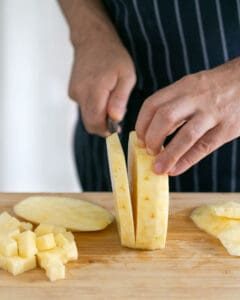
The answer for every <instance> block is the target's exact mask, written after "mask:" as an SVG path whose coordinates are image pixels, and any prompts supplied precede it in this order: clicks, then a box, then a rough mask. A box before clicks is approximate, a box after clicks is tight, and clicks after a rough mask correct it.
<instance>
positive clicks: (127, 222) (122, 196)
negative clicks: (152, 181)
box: [106, 133, 135, 248]
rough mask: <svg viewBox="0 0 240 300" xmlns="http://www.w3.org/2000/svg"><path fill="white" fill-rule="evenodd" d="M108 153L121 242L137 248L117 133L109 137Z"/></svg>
mask: <svg viewBox="0 0 240 300" xmlns="http://www.w3.org/2000/svg"><path fill="white" fill-rule="evenodd" d="M106 142H107V153H108V162H109V168H110V175H111V182H112V188H113V196H114V204H115V212H116V219H117V225H118V231H119V235H120V241H121V244H122V245H123V246H127V247H131V248H134V247H135V233H134V223H133V211H132V203H131V197H130V190H129V184H128V176H127V168H126V162H125V157H124V153H123V149H122V146H121V143H120V140H119V137H118V134H117V133H114V134H112V135H110V136H108V137H107V139H106Z"/></svg>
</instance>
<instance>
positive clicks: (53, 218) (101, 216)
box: [14, 196, 113, 231]
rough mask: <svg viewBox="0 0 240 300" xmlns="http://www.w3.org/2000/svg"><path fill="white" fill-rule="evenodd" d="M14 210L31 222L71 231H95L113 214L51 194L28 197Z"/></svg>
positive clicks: (104, 224)
mask: <svg viewBox="0 0 240 300" xmlns="http://www.w3.org/2000/svg"><path fill="white" fill-rule="evenodd" d="M14 212H15V213H16V214H17V215H18V216H20V217H22V218H24V219H26V220H29V221H31V222H33V223H37V224H39V223H48V224H54V225H57V226H62V227H64V228H67V229H70V230H73V231H97V230H102V229H104V228H105V227H107V226H108V225H109V224H110V223H112V221H113V216H112V214H111V213H109V212H108V211H107V210H106V209H104V208H102V207H100V206H98V205H96V204H93V203H90V202H87V201H84V200H80V199H71V198H63V197H53V196H35V197H29V198H27V199H25V200H23V201H21V202H19V203H18V204H17V205H15V206H14Z"/></svg>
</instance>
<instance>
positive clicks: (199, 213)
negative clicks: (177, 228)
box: [191, 205, 240, 237]
mask: <svg viewBox="0 0 240 300" xmlns="http://www.w3.org/2000/svg"><path fill="white" fill-rule="evenodd" d="M191 219H192V221H193V222H194V223H195V224H196V225H197V227H199V228H200V229H202V230H204V231H206V232H207V233H209V234H211V235H212V236H215V237H218V236H219V234H220V233H221V232H222V231H224V230H226V229H228V228H230V227H231V226H233V225H235V224H240V220H239V221H237V220H232V219H228V218H225V217H219V216H216V215H215V214H214V210H213V209H212V206H211V205H203V206H199V207H197V208H195V209H194V210H193V212H192V214H191Z"/></svg>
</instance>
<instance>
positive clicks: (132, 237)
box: [106, 132, 169, 250]
mask: <svg viewBox="0 0 240 300" xmlns="http://www.w3.org/2000/svg"><path fill="white" fill-rule="evenodd" d="M106 141H107V150H108V161H109V167H110V174H111V181H112V188H113V194H114V199H115V204H116V205H115V207H116V214H117V222H118V228H119V235H120V239H121V244H122V245H123V246H128V247H131V248H137V249H148V250H153V249H159V248H164V247H165V242H166V236H167V226H168V205H169V188H168V176H167V175H162V176H159V175H156V174H155V173H154V172H153V171H152V166H153V161H154V157H153V156H150V155H149V154H148V153H147V152H146V149H143V148H140V147H138V145H137V136H136V133H135V132H131V133H130V136H129V144H128V174H127V170H126V163H125V158H124V154H123V150H122V146H121V143H120V140H119V137H118V134H117V133H114V134H112V135H110V136H109V137H107V140H106Z"/></svg>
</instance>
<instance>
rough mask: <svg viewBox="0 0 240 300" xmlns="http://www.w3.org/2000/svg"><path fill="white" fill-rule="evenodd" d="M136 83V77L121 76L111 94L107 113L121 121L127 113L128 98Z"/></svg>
mask: <svg viewBox="0 0 240 300" xmlns="http://www.w3.org/2000/svg"><path fill="white" fill-rule="evenodd" d="M134 85H135V77H134V76H132V77H130V76H128V77H120V78H119V79H118V81H117V84H116V86H115V88H114V89H113V91H112V92H111V94H110V97H109V100H108V105H107V113H108V115H109V116H110V117H111V118H112V119H113V120H115V121H121V120H122V119H123V117H124V115H125V112H126V107H127V102H128V98H129V96H130V93H131V91H132V89H133V87H134Z"/></svg>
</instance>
